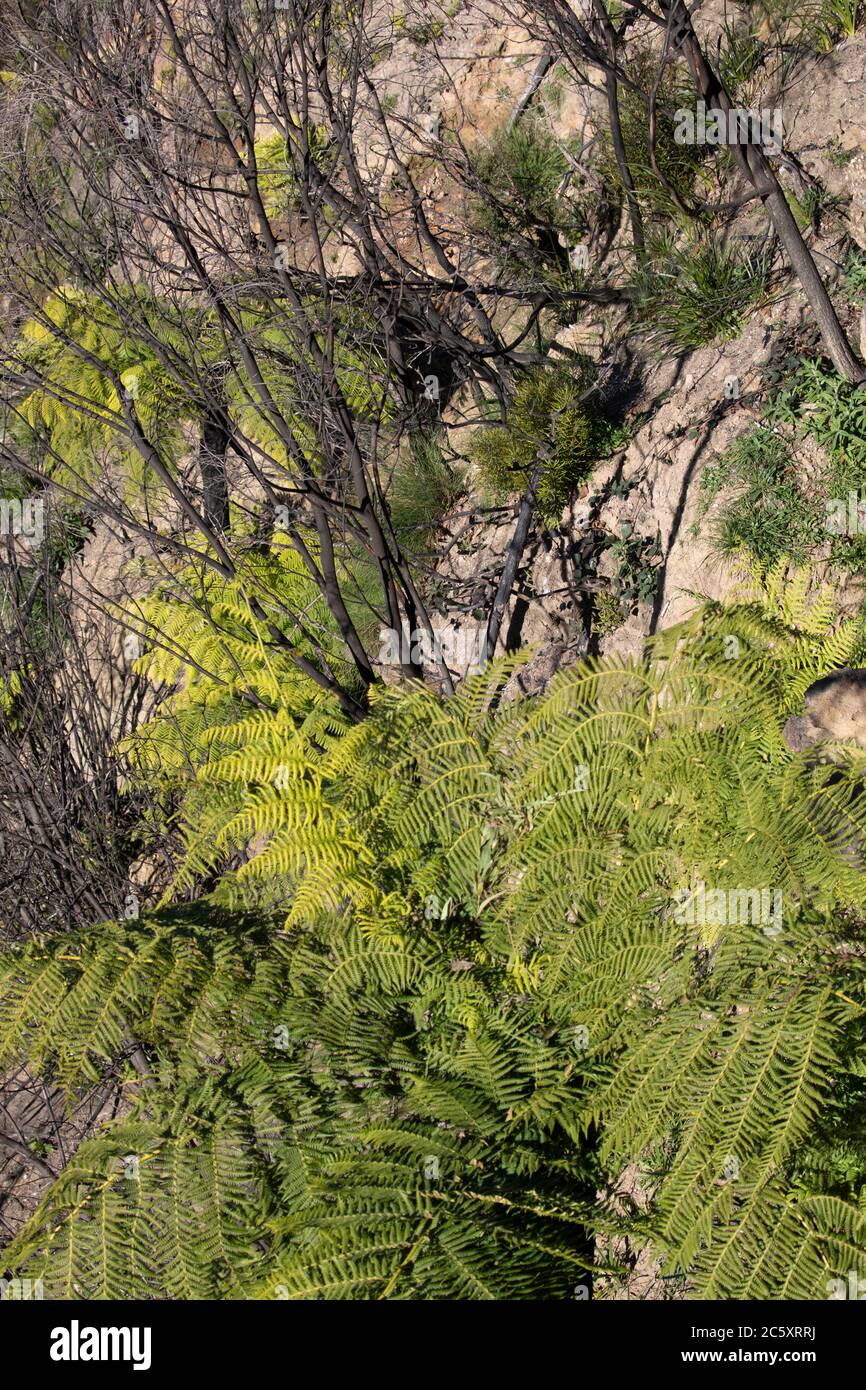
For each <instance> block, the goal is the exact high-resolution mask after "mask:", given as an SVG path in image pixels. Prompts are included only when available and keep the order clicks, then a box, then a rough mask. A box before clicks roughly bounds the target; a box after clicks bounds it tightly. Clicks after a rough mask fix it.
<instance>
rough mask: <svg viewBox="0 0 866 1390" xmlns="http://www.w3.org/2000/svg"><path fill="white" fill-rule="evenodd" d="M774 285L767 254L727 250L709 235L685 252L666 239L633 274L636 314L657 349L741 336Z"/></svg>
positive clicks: (655, 245)
mask: <svg viewBox="0 0 866 1390" xmlns="http://www.w3.org/2000/svg"><path fill="white" fill-rule="evenodd" d="M769 286H770V262H769V259H768V258H767V256H766V255H761V254H749V253H748V252H744V251H742V250H740V249H738V248H734V247H727V246H722V245H721V244H720V243H719V242H717V241H716V240H715V239H714V238H712V237H710V236H707V237H705V238H704V239H702V240H700V241H698V242H695V243H692V244H691V245H689V246H686V247H682V248H678V247H676V246H675V244H674V242H673V240H672V239H671V238H670V237H664V238H660V239H658V240H656V241H655V242H654V243H653V245H652V246H651V247H650V248H649V255H648V256H647V259H646V261H645V262H644V264H643V265H641V266H639V267H638V268H637V270H636V271H635V273H634V276H633V278H632V282H631V287H630V289H631V302H632V312H633V316H634V319H635V321H636V325H637V327H638V329H639V330H640V331H642V332H643V333H645V334H646V336H647V338H648V340H649V342H650V344H651V345H652V346H653V347H655V348H657V349H658V350H661V351H673V352H690V351H692V350H693V349H694V348H699V347H703V346H704V344H705V343H711V342H714V341H716V340H717V339H721V340H723V341H724V340H728V339H730V338H736V337H737V335H738V334H739V333H740V332H741V330H742V328H743V325H744V323H745V320H746V318H747V316H748V314H749V311H750V310H752V309H754V308H755V307H757V306H758V305H759V304H760V303H762V302H764V301H766V299H767V298H768V296H769Z"/></svg>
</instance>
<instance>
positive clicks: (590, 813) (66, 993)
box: [0, 572, 866, 1299]
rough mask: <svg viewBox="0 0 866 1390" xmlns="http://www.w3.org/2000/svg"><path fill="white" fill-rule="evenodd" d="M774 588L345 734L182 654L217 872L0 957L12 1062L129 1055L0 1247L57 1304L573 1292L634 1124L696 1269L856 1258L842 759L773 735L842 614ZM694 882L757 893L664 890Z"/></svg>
mask: <svg viewBox="0 0 866 1390" xmlns="http://www.w3.org/2000/svg"><path fill="white" fill-rule="evenodd" d="M785 582H786V581H785V580H784V576H783V574H782V573H781V572H779V573H777V574H776V575H774V576H771V577H770V580H769V587H770V590H771V591H772V590H775V592H776V594H777V598H776V599H775V600H774V601H773V602H772V603H770V602H767V601H760V602H759V601H752V602H750V603H746V604H744V605H742V606H740V607H735V608H731V609H728V610H725V609H720V608H717V607H714V606H710V607H708V608H706V609H705V610H704V611H703V612H702V613H700V614H698V615H697V616H696V617H695V618H694V619H692V620H690V621H689V622H688V623H687V624H685V625H683V626H681V627H680V628H676V629H673V630H671V631H670V632H668V633H665V634H663V636H662V637H661V638H660V639H659V640H658V641H657V642H656V643H655V645H654V646H653V648H652V649H651V650H650V651H649V652H648V654H647V656H646V658H645V659H643V660H641V661H638V662H630V663H621V662H607V663H605V662H586V663H583V664H581V665H580V666H578V667H576V668H573V669H572V670H571V671H569V672H567V673H565V674H563V675H561V676H560V677H558V678H557V679H556V681H555V682H554V683H553V685H552V686H551V687H550V689H549V690H548V692H547V693H546V694H545V695H544V696H543V697H542V698H541V699H539V700H537V701H534V702H533V701H522V700H518V701H516V702H513V703H509V704H502V703H497V702H496V700H495V698H494V697H495V695H496V693H497V692H498V691H500V690H501V683H502V681H503V679H504V678H505V676H506V675H507V674H508V672H509V670H510V669H511V668H513V665H514V660H515V659H509V660H508V661H506V662H505V664H504V665H503V664H501V663H500V664H497V665H494V666H492V667H490V668H489V669H488V670H487V671H485V672H484V673H482V674H481V675H479V676H476V677H474V678H472V679H471V680H470V681H468V682H467V683H465V684H464V686H463V687H462V688H461V690H460V692H459V693H458V694H457V695H456V696H455V697H453V698H451V699H448V700H441V699H440V698H439V697H438V696H436V695H435V694H433V693H432V692H431V691H427V690H424V689H423V688H415V689H412V690H410V689H401V688H385V687H379V688H377V687H373V688H372V690H371V692H370V712H369V715H368V717H367V718H366V719H365V720H363V721H361V722H360V723H355V724H351V723H350V722H348V721H347V719H346V718H345V717H344V716H342V715H341V714H340V713H339V711H338V710H336V709H328V708H326V706H325V703H324V702H322V703H321V704H320V705H319V706H318V707H317V708H316V709H312V710H311V709H309V708H306V709H305V708H304V707H302V706H299V705H298V701H297V689H296V688H295V687H294V686H293V685H291V684H290V685H287V686H286V687H285V696H284V697H283V696H281V695H280V692H279V689H278V687H279V684H280V677H279V674H278V672H276V671H275V672H274V676H275V679H276V685H275V686H269V685H268V683H267V681H265V683H264V684H260V685H259V687H258V688H259V692H260V694H262V695H265V696H267V699H266V702H265V704H264V706H260V707H257V708H256V709H255V711H254V713H253V715H252V717H250V718H249V719H247V720H246V722H245V723H239V722H238V720H237V717H236V711H234V710H233V709H232V708H231V707H230V704H226V705H224V706H223V707H222V708H221V709H220V706H219V702H218V700H217V699H216V692H217V691H218V690H219V691H221V692H225V690H226V686H225V685H223V683H222V682H223V680H224V679H228V677H227V675H226V669H225V667H223V668H222V671H221V674H220V678H219V679H217V678H216V677H215V678H214V680H213V681H212V682H210V683H209V682H208V681H207V680H206V679H205V678H203V677H202V678H200V680H199V693H200V696H201V697H202V699H201V703H202V707H204V706H205V705H206V704H207V700H206V698H205V697H206V692H207V690H208V687H209V684H210V689H211V690H212V691H213V692H214V697H215V698H214V703H213V705H212V706H211V707H210V708H211V712H212V716H213V717H212V719H211V720H210V722H208V723H207V724H205V723H203V724H202V726H201V727H200V729H199V730H198V731H196V730H195V729H194V728H193V726H192V725H190V724H188V725H187V727H186V730H185V733H184V744H185V748H186V754H187V767H188V772H187V781H186V788H187V789H186V790H185V791H183V792H182V794H181V800H180V805H179V812H180V824H181V825H182V826H184V827H185V830H184V834H185V836H186V839H187V842H188V845H189V855H190V857H191V858H192V859H193V860H194V861H195V864H196V866H197V869H201V868H202V867H204V866H206V865H207V866H210V868H211V869H214V870H215V869H217V868H218V867H220V866H221V870H222V872H223V875H224V876H223V878H222V881H221V883H220V884H219V887H218V888H217V891H216V896H215V897H211V898H206V899H202V900H200V901H199V902H198V903H196V904H194V905H191V906H185V907H183V908H166V909H165V910H163V911H160V912H157V913H155V914H152V915H149V916H147V917H145V918H144V919H142V920H135V921H132V922H129V921H126V922H122V923H118V924H110V923H109V924H105V925H103V926H99V927H95V928H91V929H88V930H85V931H83V932H81V933H77V934H76V935H75V936H74V937H72V938H64V939H63V940H61V941H57V942H48V943H45V942H38V943H33V944H32V945H29V946H24V947H22V948H20V949H18V950H15V951H14V952H12V953H9V954H8V955H7V956H6V958H5V959H4V961H3V967H2V989H0V1059H2V1062H3V1064H4V1065H5V1064H9V1063H11V1062H18V1061H22V1060H24V1059H27V1060H29V1062H30V1064H31V1065H32V1066H34V1067H37V1068H42V1069H46V1068H52V1069H53V1071H54V1073H55V1074H56V1075H57V1077H58V1078H59V1079H60V1081H61V1082H62V1083H63V1085H64V1086H66V1087H67V1088H68V1091H69V1093H70V1095H71V1094H73V1093H74V1092H75V1090H76V1088H78V1087H80V1086H82V1085H84V1084H86V1083H87V1082H92V1081H93V1080H94V1079H95V1078H96V1077H98V1076H100V1075H102V1074H103V1073H104V1072H105V1071H106V1069H108V1068H111V1067H116V1066H118V1065H120V1066H123V1065H124V1061H123V1059H124V1058H125V1057H127V1056H128V1055H129V1053H130V1051H131V1049H132V1046H133V1043H137V1044H138V1045H139V1046H140V1047H143V1048H144V1050H145V1053H146V1056H147V1058H148V1059H149V1073H150V1074H149V1078H148V1079H147V1083H145V1080H144V1079H142V1078H141V1077H140V1076H139V1077H138V1081H137V1083H135V1084H130V1085H129V1086H127V1087H125V1091H126V1092H127V1093H128V1107H129V1108H128V1111H127V1113H126V1114H124V1115H123V1116H122V1117H121V1118H118V1119H117V1120H115V1121H112V1122H111V1123H109V1124H107V1125H106V1126H105V1127H104V1129H103V1131H102V1132H101V1133H100V1134H99V1135H98V1136H97V1137H96V1138H95V1139H94V1140H93V1141H91V1142H89V1143H88V1144H87V1145H86V1146H83V1147H82V1148H81V1149H80V1150H79V1152H78V1153H77V1154H76V1156H75V1159H74V1160H73V1162H72V1163H70V1164H69V1166H68V1167H67V1168H66V1169H65V1170H64V1173H63V1175H62V1176H61V1178H60V1179H59V1180H58V1181H57V1183H56V1184H55V1185H54V1186H53V1188H52V1189H51V1190H50V1191H49V1193H48V1194H47V1196H46V1198H45V1200H44V1201H43V1203H42V1205H41V1207H40V1209H39V1210H38V1211H37V1213H36V1214H35V1216H34V1217H33V1219H32V1220H31V1222H30V1223H29V1225H28V1226H27V1227H26V1228H25V1229H24V1230H23V1231H22V1232H21V1234H20V1236H19V1237H18V1238H17V1240H16V1241H15V1243H14V1245H13V1247H12V1248H11V1250H10V1251H9V1252H7V1259H8V1260H9V1261H10V1262H11V1264H12V1265H13V1267H14V1268H15V1269H17V1270H21V1271H27V1272H28V1273H29V1274H31V1275H36V1276H38V1277H41V1278H42V1279H43V1280H44V1281H45V1285H46V1289H47V1290H50V1291H51V1295H52V1296H73V1295H78V1296H81V1295H83V1296H90V1297H103V1298H106V1297H107V1298H111V1297H133V1298H147V1297H158V1296H165V1295H166V1294H168V1295H172V1296H176V1297H184V1298H197V1297H198V1298H219V1297H243V1298H289V1299H296V1298H300V1299H309V1298H353V1299H356V1298H377V1299H391V1298H398V1299H399V1298H410V1299H411V1298H424V1299H431V1298H470V1299H475V1298H538V1297H541V1298H554V1299H562V1298H569V1297H574V1296H576V1295H575V1290H577V1289H578V1288H579V1287H580V1286H581V1285H583V1287H584V1288H585V1287H586V1286H587V1281H588V1280H590V1278H591V1270H592V1266H593V1263H594V1255H593V1238H594V1235H595V1234H596V1233H599V1232H602V1233H603V1232H607V1233H616V1232H622V1231H623V1230H627V1229H629V1228H630V1227H629V1218H628V1217H627V1216H625V1215H623V1214H622V1213H620V1212H618V1211H617V1209H616V1208H615V1207H614V1206H613V1205H612V1204H611V1203H610V1202H609V1201H608V1200H607V1197H606V1195H605V1194H607V1193H609V1192H610V1191H611V1190H612V1184H613V1183H614V1182H615V1180H616V1178H617V1175H618V1174H619V1173H620V1172H621V1171H622V1169H623V1168H624V1167H625V1166H626V1165H628V1164H630V1163H640V1161H641V1158H642V1156H643V1155H646V1154H648V1153H649V1152H650V1151H651V1150H652V1151H653V1152H654V1153H657V1152H658V1150H659V1146H660V1145H661V1146H662V1147H663V1148H664V1151H665V1153H666V1154H667V1159H666V1162H665V1164H664V1171H663V1172H662V1173H661V1174H660V1175H657V1186H656V1191H655V1196H654V1199H653V1201H652V1203H651V1206H650V1208H649V1210H648V1211H647V1213H646V1214H645V1216H644V1217H642V1218H641V1219H640V1220H639V1222H638V1227H637V1228H635V1229H639V1230H640V1232H641V1234H642V1237H643V1239H650V1240H651V1241H652V1242H653V1243H654V1246H655V1248H656V1249H657V1251H658V1252H659V1253H660V1255H662V1256H663V1258H664V1260H665V1262H666V1267H667V1268H668V1270H670V1271H672V1272H675V1271H680V1272H681V1273H682V1275H683V1276H684V1279H685V1281H686V1286H687V1288H688V1289H689V1291H690V1292H691V1294H692V1295H697V1296H699V1297H723V1298H734V1299H738V1298H808V1297H823V1296H826V1289H827V1286H828V1281H829V1280H830V1279H832V1278H834V1277H837V1276H840V1275H841V1276H842V1277H845V1275H846V1274H847V1271H849V1270H851V1269H855V1270H858V1271H860V1272H861V1273H863V1272H864V1270H866V1264H864V1255H863V1248H864V1234H866V1209H864V1207H863V1190H864V1154H863V1146H862V1075H863V1051H862V1048H863V1016H864V1015H863V1003H864V972H863V968H862V960H861V956H862V945H861V942H862V926H861V920H862V914H863V910H864V900H866V886H864V883H866V881H864V878H863V875H862V872H861V871H860V868H859V855H860V848H859V847H860V845H862V840H863V835H864V833H866V813H864V810H863V807H862V804H861V800H860V797H859V791H858V788H859V786H860V785H861V782H862V776H863V766H862V757H860V756H854V755H851V754H848V753H845V754H840V756H839V758H838V760H837V761H836V762H834V763H833V764H832V765H830V764H824V763H816V762H815V761H814V760H812V761H810V760H809V759H808V758H807V757H805V756H804V755H797V754H792V753H791V752H790V751H789V750H788V748H787V747H786V745H785V743H784V742H783V740H782V737H781V727H782V724H783V723H784V721H785V719H786V717H787V715H788V713H790V712H792V711H794V710H796V709H797V708H798V705H799V703H800V701H801V699H802V695H803V692H804V690H805V689H806V688H807V686H808V685H809V684H810V683H811V682H812V681H813V680H814V679H815V678H816V677H818V676H820V675H822V674H824V673H825V672H827V671H829V670H832V669H836V668H838V667H839V666H840V665H844V664H845V663H846V662H850V661H854V660H856V659H857V657H858V655H859V653H860V652H861V651H862V644H863V638H862V633H861V630H860V629H859V627H858V626H857V625H855V624H853V623H847V624H843V625H842V626H841V627H837V626H834V625H833V621H832V613H833V608H832V603H831V602H830V601H829V600H827V599H820V600H819V601H818V602H817V603H816V602H815V600H814V598H813V599H812V600H811V602H810V601H808V600H807V593H806V588H805V585H804V584H802V583H801V584H799V586H798V585H797V583H794V585H793V587H792V584H791V580H790V578H789V579H788V580H787V589H784V588H783V587H782V586H783V584H784V583H785ZM238 620H239V621H240V617H239V618H238ZM202 655H204V653H202ZM214 655H215V656H216V655H217V654H216V653H215V654H214ZM155 674H163V675H164V674H165V672H163V671H161V670H160V671H156V672H155ZM228 693H229V695H231V694H232V691H231V688H230V683H229V690H228ZM165 727H166V717H165V716H162V715H161V716H160V717H159V719H158V721H157V723H156V725H154V726H152V729H151V735H152V734H153V731H154V730H155V731H156V732H157V734H158V735H159V737H157V738H156V740H155V741H152V742H151V748H153V747H158V746H159V744H160V739H161V736H162V735H161V734H160V731H161V730H162V731H163V732H164V730H165ZM142 737H143V738H144V739H147V738H148V733H147V731H145V733H144V734H143V735H142ZM154 775H157V777H158V775H159V774H158V771H156V773H155V774H154V770H152V772H151V777H153V776H154ZM166 776H167V777H168V779H169V782H171V783H172V784H174V785H175V786H176V785H177V760H176V759H175V758H174V757H173V755H170V754H167V756H166ZM190 778H191V779H192V780H191V781H190V780H189V779H190ZM202 797H203V798H205V800H206V799H207V798H208V797H210V798H212V799H213V804H214V805H217V804H218V805H219V807H220V810H219V815H218V817H217V819H219V820H221V824H222V829H221V830H219V831H216V830H215V831H213V832H212V836H211V839H212V843H211V846H210V849H209V851H208V852H207V853H205V849H204V847H203V845H202V836H201V833H200V831H201V825H200V816H201V808H202V805H203V804H204V802H203V800H202ZM241 842H243V843H244V844H245V845H246V847H247V853H246V857H245V861H244V862H243V863H242V864H241V865H240V866H239V867H235V868H233V867H232V866H231V864H227V863H226V862H225V861H226V854H227V851H228V850H229V848H230V847H231V845H232V844H235V843H241ZM263 877H264V878H266V879H267V881H268V885H269V895H270V900H269V902H268V903H267V904H263V903H262V902H261V900H259V899H257V897H256V892H257V889H256V884H257V882H258V880H260V879H261V878H263ZM184 882H186V883H189V882H190V880H189V878H188V877H187V878H185V879H184ZM704 884H712V885H714V886H715V888H716V890H718V891H720V892H722V893H723V894H724V895H730V894H734V893H739V892H742V891H744V890H743V885H744V884H745V885H764V886H765V888H766V890H767V891H768V892H770V893H771V894H772V895H777V896H774V897H773V902H774V908H773V912H772V913H771V915H770V916H769V917H768V918H765V919H763V920H749V919H748V917H747V915H745V914H741V915H740V916H739V917H738V918H737V919H736V920H733V921H731V920H723V916H719V915H718V914H716V915H715V916H714V915H713V914H712V913H706V914H704V915H703V916H701V915H700V914H698V915H696V914H695V912H694V911H693V912H692V913H691V916H690V915H689V912H688V910H687V905H688V904H689V903H691V904H694V902H695V900H696V898H697V897H698V896H699V894H700V891H701V886H702V885H704ZM684 904H685V905H686V907H684ZM133 1081H134V1078H133V1074H132V1073H130V1082H131V1083H132V1082H133ZM599 1193H600V1194H601V1196H600V1197H599V1196H598V1194H599ZM577 1296H580V1295H579V1294H578V1295H577Z"/></svg>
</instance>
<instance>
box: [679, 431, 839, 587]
mask: <svg viewBox="0 0 866 1390" xmlns="http://www.w3.org/2000/svg"><path fill="white" fill-rule="evenodd" d="M725 488H731V489H733V495H732V496H731V497H730V498H729V499H728V500H727V501H726V502H725V503H724V505H723V507H722V509H721V511H720V513H719V516H718V519H717V522H716V529H715V540H716V544H717V545H718V548H719V549H720V550H721V551H722V552H723V553H725V554H733V553H735V552H737V551H740V550H743V549H745V550H747V551H748V552H749V553H750V555H752V556H753V557H754V558H755V559H756V560H757V561H758V562H759V563H760V564H761V565H763V566H766V567H771V566H772V565H774V564H775V563H776V562H777V561H778V560H780V559H781V557H782V556H783V555H788V556H790V558H791V559H792V560H793V561H794V562H795V563H802V562H803V561H804V560H805V559H806V557H807V555H808V554H809V551H810V549H811V548H812V547H813V545H814V543H815V541H816V539H817V538H820V537H821V536H822V534H823V518H824V511H823V508H822V506H821V504H820V501H819V499H818V498H817V497H816V496H815V495H814V494H813V493H812V494H807V492H806V491H805V490H804V488H803V486H802V483H801V480H800V478H799V477H798V468H797V460H796V458H795V456H794V453H793V450H792V448H791V446H790V444H789V443H788V441H787V440H785V439H784V438H782V436H781V435H778V434H776V433H775V432H774V431H773V430H772V429H770V428H769V427H768V426H766V425H758V426H756V427H755V428H754V429H752V430H749V431H748V432H747V433H746V434H743V435H741V436H740V437H739V439H736V440H735V441H734V443H733V444H732V445H731V447H730V448H729V449H728V450H727V452H726V453H725V454H723V455H722V457H721V458H720V459H719V461H718V462H717V463H715V464H713V465H711V466H710V467H708V468H706V469H705V470H704V474H703V477H702V478H701V486H700V491H701V508H702V511H703V512H706V510H707V509H708V508H709V506H710V504H711V502H712V501H713V499H714V498H715V497H716V496H717V494H718V493H719V492H721V491H722V490H723V489H725Z"/></svg>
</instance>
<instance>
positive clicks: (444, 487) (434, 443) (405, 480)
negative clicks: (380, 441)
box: [388, 432, 463, 554]
mask: <svg viewBox="0 0 866 1390" xmlns="http://www.w3.org/2000/svg"><path fill="white" fill-rule="evenodd" d="M462 491H463V476H462V473H461V472H460V470H459V469H457V468H455V467H454V465H453V464H452V463H450V462H449V460H448V459H447V458H446V457H445V454H444V452H443V449H442V443H441V440H440V439H438V438H437V437H436V436H435V435H432V434H422V433H420V432H418V433H415V434H413V435H412V436H411V437H410V439H409V447H408V448H407V449H404V450H403V451H402V452H401V454H400V457H399V459H398V461H397V463H396V465H395V468H394V472H393V473H392V475H391V482H390V486H389V488H388V505H389V509H390V513H391V521H392V524H393V526H394V529H395V531H396V532H397V534H398V536H399V537H400V543H401V545H402V546H403V548H404V550H405V551H406V553H407V554H412V553H418V551H419V550H423V549H424V548H425V547H426V545H427V544H428V542H429V539H430V536H431V534H432V533H433V532H434V531H435V530H436V528H437V526H438V525H439V523H440V521H441V520H442V517H443V516H444V515H445V513H446V512H447V510H448V508H449V507H450V506H451V505H452V503H453V502H455V501H456V500H457V498H458V497H459V496H460V494H461V493H462Z"/></svg>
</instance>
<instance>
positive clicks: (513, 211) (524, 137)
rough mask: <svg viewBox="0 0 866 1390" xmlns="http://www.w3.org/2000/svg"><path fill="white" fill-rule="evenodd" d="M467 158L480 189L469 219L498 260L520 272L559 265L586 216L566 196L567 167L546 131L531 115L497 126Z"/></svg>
mask: <svg viewBox="0 0 866 1390" xmlns="http://www.w3.org/2000/svg"><path fill="white" fill-rule="evenodd" d="M471 159H472V174H473V176H474V180H475V183H476V186H477V189H478V191H477V194H476V196H475V198H474V200H473V204H472V206H471V208H470V220H471V222H472V223H473V225H474V227H475V229H476V230H477V231H478V232H479V233H480V234H481V235H482V236H483V237H485V238H487V239H489V241H490V243H491V246H492V248H493V251H494V254H495V255H496V257H497V259H498V260H499V261H500V262H501V263H505V264H508V265H509V267H512V268H513V269H515V271H516V272H517V273H519V272H520V271H521V270H522V272H523V274H524V276H525V274H526V271H527V269H529V270H531V271H533V272H535V271H537V270H538V269H539V267H541V266H548V267H550V266H555V267H560V268H562V267H563V266H564V265H565V264H566V263H567V255H568V253H567V251H566V249H565V247H566V244H570V243H572V242H574V241H576V240H577V239H578V238H579V236H580V234H581V233H582V231H583V229H584V227H585V218H584V216H583V213H582V212H581V209H580V207H579V206H577V205H576V204H575V203H574V202H573V201H572V200H570V199H568V198H566V197H565V196H564V192H563V190H564V185H565V179H566V176H567V174H568V172H569V168H570V166H569V163H568V160H567V159H566V157H565V154H564V153H563V151H562V149H561V148H560V146H559V144H558V143H557V141H556V140H555V139H554V137H553V135H552V133H551V132H550V130H549V129H547V127H546V126H545V125H544V124H543V123H542V121H541V120H540V119H539V118H538V117H537V116H535V115H533V114H529V115H527V116H524V117H523V118H522V119H521V120H519V121H517V122H516V123H515V125H513V126H511V127H508V126H502V127H500V129H499V130H497V131H496V132H494V134H493V135H492V136H491V138H490V140H489V141H488V142H487V144H485V145H482V146H480V147H479V148H477V149H476V150H475V151H474V152H473V154H472V157H471Z"/></svg>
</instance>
